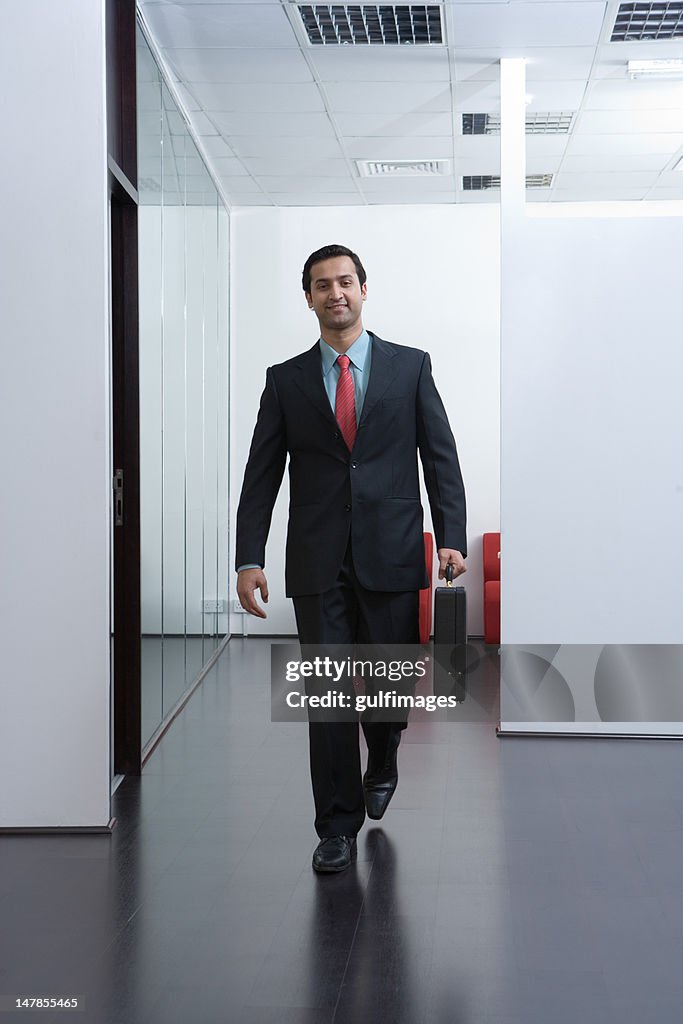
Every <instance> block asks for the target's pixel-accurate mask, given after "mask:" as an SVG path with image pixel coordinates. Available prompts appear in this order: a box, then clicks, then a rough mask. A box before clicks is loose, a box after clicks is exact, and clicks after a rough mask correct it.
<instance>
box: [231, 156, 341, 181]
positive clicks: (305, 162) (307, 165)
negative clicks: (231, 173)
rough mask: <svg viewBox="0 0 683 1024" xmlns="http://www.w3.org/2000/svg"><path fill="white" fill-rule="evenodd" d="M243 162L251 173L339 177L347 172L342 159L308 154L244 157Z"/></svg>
mask: <svg viewBox="0 0 683 1024" xmlns="http://www.w3.org/2000/svg"><path fill="white" fill-rule="evenodd" d="M244 163H245V164H246V166H247V168H248V169H249V171H250V173H251V174H253V175H264V174H274V175H290V176H292V177H294V176H297V175H304V176H306V175H309V174H310V175H313V176H316V177H331V178H341V177H343V176H344V175H345V174H348V173H349V170H348V164H347V162H346V160H344V159H341V158H340V159H336V160H335V159H334V158H333V159H328V160H325V159H316V157H315V156H314V155H313V154H311V155H310V156H302V155H301V154H299V155H297V156H289V157H283V156H282V155H281V154H278V155H277V156H274V157H270V158H268V157H245V160H244Z"/></svg>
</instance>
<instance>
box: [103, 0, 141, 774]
mask: <svg viewBox="0 0 683 1024" xmlns="http://www.w3.org/2000/svg"><path fill="white" fill-rule="evenodd" d="M136 31H137V25H136V8H135V0H106V30H105V38H106V59H107V150H108V168H109V209H110V240H111V253H110V257H111V264H110V267H111V272H110V280H111V346H112V348H111V373H112V380H111V395H112V468H113V474H112V511H113V526H112V534H113V536H112V549H113V567H112V571H113V577H114V578H113V592H114V598H113V602H114V607H113V618H114V623H113V629H114V636H113V659H112V662H113V664H112V686H113V692H114V700H113V705H114V750H113V765H112V767H113V771H114V774H117V775H139V774H140V773H141V770H142V767H141V766H142V729H141V714H142V709H141V704H142V689H141V686H142V679H141V671H142V667H141V625H142V623H141V583H140V398H139V394H140V380H139V378H140V368H139V346H138V192H137V81H136V78H137V76H136ZM117 482H118V484H120V486H119V487H117V486H116V485H117Z"/></svg>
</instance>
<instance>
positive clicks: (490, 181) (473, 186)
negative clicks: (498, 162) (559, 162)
mask: <svg viewBox="0 0 683 1024" xmlns="http://www.w3.org/2000/svg"><path fill="white" fill-rule="evenodd" d="M552 183H553V176H552V174H527V177H526V187H527V188H550V186H551V185H552ZM462 187H463V191H465V192H482V191H485V190H486V189H489V188H500V175H499V174H466V175H464V177H463V179H462Z"/></svg>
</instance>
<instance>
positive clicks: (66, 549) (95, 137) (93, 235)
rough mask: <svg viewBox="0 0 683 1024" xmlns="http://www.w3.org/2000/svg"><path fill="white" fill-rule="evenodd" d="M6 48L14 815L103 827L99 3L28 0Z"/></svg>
mask: <svg viewBox="0 0 683 1024" xmlns="http://www.w3.org/2000/svg"><path fill="white" fill-rule="evenodd" d="M0 50H1V60H0V68H1V69H2V76H3V83H2V89H1V95H2V96H3V98H4V100H5V102H4V104H3V118H2V125H3V142H4V152H5V154H6V158H5V160H4V161H3V175H4V180H3V190H2V194H3V199H4V203H3V211H2V233H3V245H2V262H3V266H2V273H0V288H1V289H2V296H1V309H2V355H1V366H2V371H1V374H0V433H1V436H2V466H1V479H2V493H3V502H2V513H1V517H2V528H1V529H0V565H1V566H2V570H1V572H0V628H1V629H2V658H1V660H0V673H1V678H0V827H8V826H16V827H24V826H103V825H106V824H107V823H108V821H109V785H110V781H109V696H110V694H109V580H110V576H109V543H110V505H111V478H110V474H111V469H110V458H109V451H110V440H109V396H108V386H107V381H108V365H107V364H108V352H109V338H108V314H107V303H108V299H107V295H108V284H107V251H108V241H107V189H106V145H105V125H104V95H105V93H104V88H105V86H104V40H103V4H102V3H101V2H93V0H72V2H71V3H68V4H55V3H54V0H32V2H31V3H27V4H15V5H13V6H12V11H11V29H10V30H8V31H4V32H3V33H2V42H1V43H0ZM46 83H49V88H47V89H46Z"/></svg>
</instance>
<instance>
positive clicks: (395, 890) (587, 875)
mask: <svg viewBox="0 0 683 1024" xmlns="http://www.w3.org/2000/svg"><path fill="white" fill-rule="evenodd" d="M485 657H486V670H485V671H481V672H479V673H478V677H479V680H480V682H479V686H480V687H481V692H480V693H479V695H478V698H479V699H478V701H472V703H471V709H472V711H476V713H470V714H469V716H468V717H469V719H470V720H469V721H458V722H453V723H432V724H421V723H413V724H411V726H410V727H409V729H408V732H407V735H406V737H405V740H404V742H403V744H402V746H401V749H400V753H399V768H400V783H399V788H398V790H397V793H396V796H395V798H394V801H393V803H392V805H391V807H390V809H389V811H388V813H387V816H386V818H385V819H384V820H383V821H382V822H381V827H376V826H375V825H373V824H371V825H370V826H368V825H366V827H365V828H364V829H363V831H362V832H361V834H360V836H359V844H358V861H357V864H356V865H355V866H354V867H353V868H351V869H350V870H349V871H347V872H345V873H344V874H342V875H338V876H327V877H325V876H323V877H320V876H317V875H315V874H314V873H313V872H312V871H311V867H310V857H311V853H312V851H313V848H314V846H315V842H316V837H315V835H314V832H313V829H312V807H311V798H310V793H309V781H308V767H307V747H306V726H305V725H303V724H279V725H278V724H271V722H270V716H269V704H268V667H269V657H268V642H267V641H263V640H249V641H243V640H241V639H237V640H233V641H231V643H230V644H229V646H228V648H227V650H226V651H225V652H224V654H223V655H222V656H221V658H220V659H219V662H218V663H217V665H216V666H215V667H214V669H213V670H212V672H211V674H210V675H209V676H208V677H207V679H206V680H205V682H204V683H203V684H202V685H201V687H200V688H199V689H198V691H197V692H196V693H195V694H194V695H193V697H192V699H191V700H190V702H189V704H188V705H187V707H186V708H185V710H184V711H183V713H182V714H181V716H180V717H179V718H178V719H177V720H176V721H175V723H174V724H173V726H172V728H171V730H170V732H169V734H168V735H167V736H166V737H164V739H163V740H162V742H161V744H160V746H159V747H158V749H157V750H156V751H155V753H154V754H153V756H152V758H151V759H150V761H149V763H148V765H147V767H146V768H145V771H144V773H143V776H142V778H141V779H139V780H135V779H126V780H125V781H124V782H123V784H122V785H121V786H120V787H119V789H118V791H117V792H116V794H115V798H114V802H113V803H114V806H113V811H114V814H115V815H116V817H117V818H118V825H117V827H116V829H115V831H114V834H113V835H112V836H111V837H100V836H96V837H85V836H80V837H76V836H71V837H67V836H65V837H55V838H46V837H20V836H5V837H3V838H1V839H0V920H1V934H2V951H1V952H0V996H2V997H4V998H5V999H7V997H9V996H14V995H20V994H21V995H29V996H30V995H55V996H59V995H74V994H79V995H82V996H84V997H85V1002H86V1005H85V1010H84V1011H83V1012H82V1013H73V1012H66V1011H62V1012H58V1011H54V1010H50V1011H41V1012H40V1014H38V1013H35V1012H34V1013H31V1012H24V1011H22V1013H21V1015H11V1014H9V1013H8V1014H6V1015H3V1014H0V1020H3V1019H7V1020H8V1021H9V1020H14V1019H17V1020H19V1019H21V1018H22V1017H25V1018H26V1019H28V1020H42V1021H50V1022H51V1021H59V1020H73V1021H81V1022H83V1024H86V1022H87V1024H384V1022H386V1024H645V1022H648V1024H649V1022H652V1024H680V1022H681V1020H682V1019H683V1011H682V1010H681V1005H682V1003H683V970H682V967H683V873H682V872H681V864H682V861H683V791H682V788H681V774H682V773H681V764H682V762H683V745H681V744H680V743H677V742H667V741H639V740H636V741H628V740H587V739H576V740H571V739H554V740H553V739H540V738H529V739H524V738H509V739H503V740H501V739H497V738H496V736H495V732H494V724H493V723H494V721H495V718H496V708H495V701H494V700H493V696H494V688H495V679H496V671H497V661H496V657H495V655H494V654H488V655H486V656H485ZM472 696H474V695H472ZM469 699H470V698H468V700H469ZM477 709H478V710H477Z"/></svg>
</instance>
